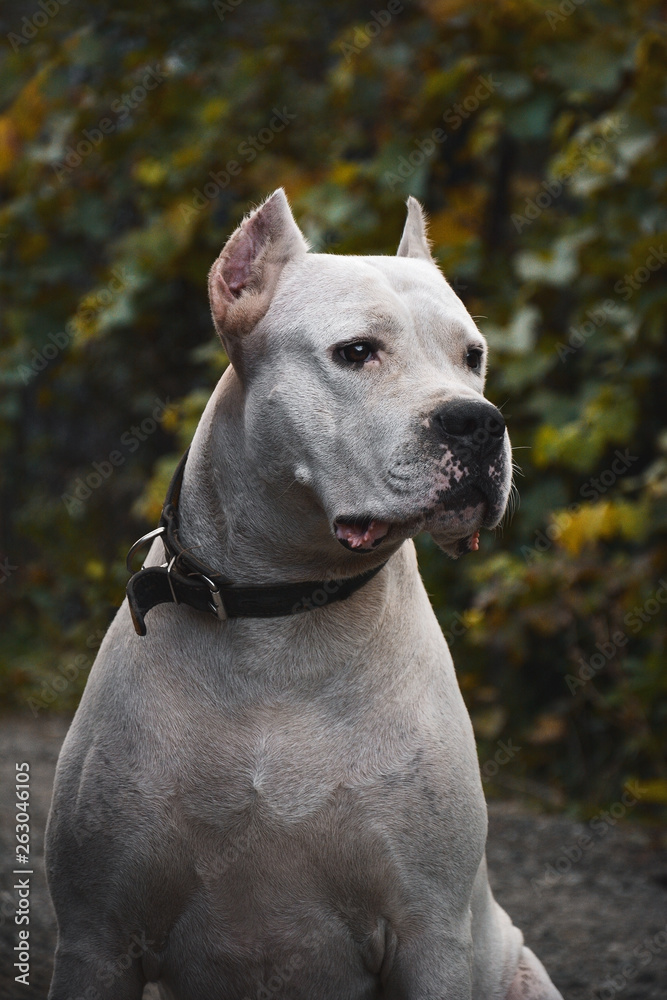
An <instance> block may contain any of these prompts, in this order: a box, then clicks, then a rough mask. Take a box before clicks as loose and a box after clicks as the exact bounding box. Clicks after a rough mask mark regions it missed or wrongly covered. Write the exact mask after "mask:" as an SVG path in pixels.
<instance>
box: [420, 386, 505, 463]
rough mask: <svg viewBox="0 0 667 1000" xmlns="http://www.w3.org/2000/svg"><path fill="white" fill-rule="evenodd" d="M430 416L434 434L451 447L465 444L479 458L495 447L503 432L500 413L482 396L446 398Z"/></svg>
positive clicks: (463, 446)
mask: <svg viewBox="0 0 667 1000" xmlns="http://www.w3.org/2000/svg"><path fill="white" fill-rule="evenodd" d="M432 419H433V427H434V429H435V430H436V432H437V434H438V436H439V437H441V438H442V439H443V440H445V441H447V442H448V443H449V444H451V445H452V446H453V450H454V451H459V450H460V449H461V448H466V449H469V450H470V453H471V454H472V455H477V456H479V457H480V458H481V457H482V456H484V455H488V454H489V453H490V452H492V451H493V450H494V449H495V448H497V446H498V445H499V444H500V442H501V441H502V439H503V437H504V435H505V421H504V420H503V415H502V413H501V412H500V410H497V409H496V407H495V406H493V405H492V404H491V403H487V401H486V400H485V399H453V400H450V402H449V403H445V405H444V406H441V407H440V409H439V410H437V411H436V413H435V414H434V415H433V418H432Z"/></svg>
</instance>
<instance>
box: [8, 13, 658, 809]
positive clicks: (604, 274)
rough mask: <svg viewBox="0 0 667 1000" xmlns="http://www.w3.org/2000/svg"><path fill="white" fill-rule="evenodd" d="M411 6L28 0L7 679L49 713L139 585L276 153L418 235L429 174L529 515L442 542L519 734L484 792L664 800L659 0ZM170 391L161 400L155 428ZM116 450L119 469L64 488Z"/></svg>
mask: <svg viewBox="0 0 667 1000" xmlns="http://www.w3.org/2000/svg"><path fill="white" fill-rule="evenodd" d="M381 2H382V0H381ZM396 7H400V8H401V9H400V10H396ZM44 11H46V13H44ZM373 11H375V14H373ZM385 11H386V7H384V6H380V5H378V6H377V7H375V8H368V7H367V6H366V5H365V4H363V3H359V2H351V0H342V2H337V3H336V4H332V5H325V4H321V3H319V2H314V0H302V2H299V3H296V2H292V0H256V2H255V0H233V2H232V0H230V2H226V0H216V3H215V4H213V3H209V2H204V0H175V2H169V3H167V2H162V3H160V2H159V0H158V2H155V3H152V4H150V5H148V4H145V3H142V2H133V3H129V2H127V0H117V2H114V3H113V4H111V3H108V2H106V3H105V2H103V3H92V4H88V5H86V6H85V7H84V8H82V7H81V6H80V5H76V6H75V5H74V4H71V5H69V4H68V5H65V6H61V5H59V3H58V2H57V0H47V2H46V3H45V5H44V7H39V6H38V5H37V4H36V3H35V4H32V3H18V4H13V5H7V6H6V7H5V8H4V13H3V15H2V19H3V20H2V26H1V34H2V54H1V55H0V86H1V93H2V113H1V114H0V194H1V196H2V207H1V208H0V260H1V264H2V275H1V278H0V294H1V296H2V321H1V322H2V334H1V335H2V341H1V344H2V346H1V372H2V373H1V379H2V394H1V397H0V420H1V423H0V449H1V450H2V464H1V468H0V477H1V478H0V490H1V502H2V522H1V537H0V559H3V560H4V562H3V563H2V570H1V573H0V576H1V578H2V584H1V585H0V607H1V609H2V615H3V628H2V664H1V666H0V687H1V689H2V694H3V697H4V699H5V701H6V704H8V705H9V706H12V705H14V706H19V707H22V708H23V709H24V710H26V711H28V710H29V709H30V708H32V710H33V711H35V712H38V713H39V712H42V711H48V710H53V709H59V710H63V709H68V710H69V709H72V708H73V707H74V705H75V704H76V701H77V699H78V697H79V695H80V692H81V690H82V686H83V683H84V682H85V677H86V674H87V670H88V668H89V666H90V664H91V662H92V659H93V656H94V652H95V649H96V647H97V645H99V640H100V636H101V635H102V634H103V631H104V629H105V627H106V625H107V624H108V621H109V619H110V616H111V614H112V613H113V609H114V608H115V607H116V606H117V605H118V604H119V603H120V601H121V599H122V596H123V588H124V584H125V581H126V573H125V570H124V566H123V559H124V554H125V551H126V549H127V547H128V545H129V543H130V542H131V541H132V540H133V539H134V538H135V537H136V536H137V535H138V534H139V533H140V532H141V531H142V530H146V529H148V528H149V527H151V526H153V524H154V523H155V520H156V518H157V516H158V513H159V507H160V499H161V497H162V494H163V490H164V487H165V484H166V481H167V479H168V476H169V473H170V471H171V469H172V468H173V466H174V464H175V461H176V459H177V457H178V456H179V454H180V452H181V450H182V448H183V447H184V446H185V445H186V444H187V442H188V440H189V438H190V436H191V434H192V431H193V428H194V426H195V424H196V421H197V418H198V415H199V413H200V412H201V409H202V407H203V405H204V402H205V400H206V398H207V397H208V395H209V393H210V391H211V390H212V388H213V386H214V384H215V382H216V380H217V378H218V377H219V375H220V373H221V371H222V369H223V366H224V363H225V359H224V357H223V355H222V353H221V351H220V349H219V348H218V346H217V345H216V343H215V342H214V336H213V331H212V325H211V322H210V318H209V314H208V304H207V298H206V275H207V271H208V268H209V266H210V264H211V262H212V260H213V259H214V257H215V256H216V255H217V253H218V252H219V249H220V246H221V245H222V243H223V241H224V240H225V238H226V237H227V235H229V233H230V232H231V231H232V229H233V228H234V227H235V226H236V224H237V223H238V222H239V220H240V219H241V217H242V215H243V213H244V212H245V211H246V210H247V208H248V207H249V205H250V204H252V203H256V202H257V201H259V200H260V199H261V198H262V197H264V196H265V195H266V194H268V193H269V192H270V191H271V190H273V189H274V188H275V187H277V186H278V185H280V184H282V185H284V186H285V188H286V190H287V192H288V195H289V197H290V199H291V201H292V205H293V208H294V211H295V214H296V217H297V219H298V220H299V222H300V224H301V225H302V228H303V229H304V231H305V232H306V234H307V235H308V237H309V238H310V240H311V242H312V243H313V244H314V246H315V248H316V249H320V250H322V249H323V250H328V251H330V252H334V253H359V252H364V253H366V252H373V253H393V252H395V247H396V243H397V240H398V237H399V235H400V231H401V228H402V224H403V217H404V205H403V202H404V200H405V197H406V195H407V194H409V193H412V194H414V195H416V196H417V197H418V198H420V199H421V200H422V201H423V202H424V204H425V205H426V208H427V209H428V211H429V213H430V215H431V220H432V221H431V235H432V238H433V241H434V251H435V253H436V254H437V256H438V258H439V260H440V261H441V263H442V267H443V270H444V271H445V273H446V275H447V276H448V278H449V279H450V281H451V282H452V283H453V284H454V287H455V288H456V289H457V291H458V292H459V294H460V295H461V297H462V298H463V300H464V301H465V303H466V305H467V306H468V308H469V309H470V311H471V313H473V314H474V315H475V316H480V317H482V318H481V319H480V320H479V323H480V327H481V328H482V330H483V331H484V332H485V334H486V335H487V337H488V339H489V342H490V345H491V348H492V362H491V378H490V384H489V390H488V394H489V397H490V398H491V399H492V400H493V401H494V402H495V403H497V404H499V405H502V406H503V407H504V412H505V414H506V416H507V421H508V425H509V428H510V432H511V436H512V441H513V444H514V445H515V447H516V448H517V451H516V458H517V460H518V462H519V464H520V465H521V468H522V476H521V477H519V480H518V484H519V489H520V493H521V507H520V509H519V511H518V513H517V514H516V516H515V517H514V519H513V521H512V522H511V524H509V525H508V526H506V528H505V530H504V532H503V533H502V534H501V535H499V536H498V537H495V538H494V537H492V536H491V535H488V534H487V536H486V537H485V538H484V539H483V545H482V550H481V553H480V554H479V555H478V556H477V557H474V558H473V557H467V558H466V559H463V560H461V561H460V562H458V563H450V562H448V561H446V559H445V557H444V556H443V555H442V554H441V553H440V552H439V551H437V550H436V549H435V548H434V547H433V545H432V543H431V542H430V540H429V539H428V538H424V539H421V540H420V558H421V563H422V567H423V571H424V575H425V578H426V581H427V586H428V589H429V591H430V593H431V594H432V596H433V600H434V603H435V606H436V609H437V611H438V614H439V617H440V619H441V622H442V624H443V628H444V629H445V631H446V632H447V633H448V635H449V637H450V639H451V642H452V649H453V654H454V658H455V661H456V663H457V668H458V671H459V676H460V679H461V685H462V688H463V690H464V694H465V697H466V699H467V701H468V704H469V707H470V710H471V713H472V716H473V720H474V724H475V728H476V731H477V734H478V738H479V741H480V756H481V760H482V761H483V762H485V763H487V764H489V763H490V762H493V760H494V756H495V754H496V752H497V750H498V743H497V741H498V740H504V741H506V740H507V739H508V738H510V739H511V740H513V742H514V745H518V746H520V747H521V752H519V753H517V754H516V755H515V756H514V757H513V759H512V761H511V762H510V763H508V764H506V765H505V764H504V765H502V766H497V767H495V768H494V766H493V764H492V763H491V766H490V767H487V768H486V769H485V774H486V776H487V777H488V779H489V780H488V782H487V785H488V791H489V794H494V792H498V793H502V792H503V791H506V790H510V791H512V792H516V793H522V794H526V795H529V796H531V797H534V798H536V799H537V800H539V801H541V802H543V803H546V804H547V805H555V806H558V807H563V806H564V805H566V804H569V803H572V802H578V803H580V804H581V807H582V808H583V809H588V810H590V809H593V808H595V807H596V806H599V805H601V804H602V805H604V804H608V803H610V802H612V801H614V800H615V799H616V798H618V796H619V794H620V791H621V789H622V786H623V784H624V782H626V781H628V780H630V779H633V778H634V779H639V780H640V782H641V785H642V788H643V794H642V804H643V806H644V807H646V808H649V809H650V810H655V809H656V808H658V807H659V805H660V803H664V802H665V801H667V771H666V768H665V759H664V746H663V743H662V740H663V736H664V731H665V724H666V721H667V713H666V710H665V687H666V681H665V678H666V676H667V672H666V671H665V659H664V648H665V628H666V626H665V604H664V600H667V588H665V589H664V590H662V591H661V590H660V588H661V584H660V580H661V579H662V580H667V547H666V545H665V526H666V520H667V429H666V426H665V425H666V420H665V417H666V407H665V395H666V393H667V384H666V382H665V373H666V371H667V358H666V352H665V343H666V341H665V306H666V304H667V282H666V281H665V276H666V274H667V266H666V265H667V260H665V256H664V255H665V250H666V249H667V206H666V202H665V187H666V184H667V160H666V157H665V151H666V141H665V123H666V121H667V101H666V97H667V94H666V76H665V65H667V37H666V32H665V23H664V19H663V17H662V15H663V8H662V5H661V4H659V3H653V2H650V0H636V2H633V3H632V4H626V3H621V2H611V0H609V2H607V0H585V2H583V3H579V4H575V3H574V2H572V3H570V2H569V0H563V2H561V3H556V2H555V0H499V2H494V3H482V2H474V0H421V2H419V3H408V2H405V3H404V4H403V5H401V4H400V3H395V4H394V11H395V12H394V13H393V14H391V16H389V15H386V14H385V13H384V12H385ZM387 21H388V23H384V22H387ZM149 68H152V70H153V75H152V76H151V77H146V73H147V71H148V69H149ZM145 80H150V82H151V83H152V84H153V83H155V86H153V87H152V89H147V88H145V87H143V83H142V81H145ZM136 88H139V89H136ZM142 90H143V96H141V91H142ZM123 109H125V110H123ZM274 109H277V110H278V111H280V112H282V114H283V117H285V118H287V119H288V124H287V125H286V126H285V127H284V128H283V129H282V130H280V131H278V130H276V129H274V130H271V129H270V122H271V119H272V118H273V116H274V114H275V111H274ZM290 116H293V117H292V118H290ZM103 120H105V121H106V122H107V123H109V122H110V123H111V124H110V125H109V124H106V125H104V129H106V131H105V132H104V133H103V132H102V128H101V127H100V126H101V123H102V121H103ZM436 129H439V130H441V131H440V132H439V133H436V132H434V130H436ZM86 130H87V131H86ZM262 130H265V131H262ZM266 130H269V131H268V132H267V131H266ZM98 132H99V135H100V136H101V138H100V139H98ZM443 136H444V138H443ZM91 137H92V140H91ZM84 140H85V141H84ZM77 150H78V151H77ZM230 161H236V162H237V163H238V164H239V169H238V171H236V172H233V168H232V172H231V173H230V175H229V176H227V174H228V173H229V170H228V165H229V163H230ZM211 174H217V175H218V180H217V181H214V180H213V179H212V178H211V176H210V175H211ZM206 184H210V185H212V187H211V186H210V187H209V188H208V189H207V194H203V192H204V186H205V185H206ZM157 401H160V402H162V403H163V404H167V403H168V404H169V408H168V409H167V411H166V412H165V413H164V414H163V415H162V416H161V419H160V421H159V426H158V427H157V429H156V430H155V431H154V432H152V433H148V434H146V433H144V432H142V431H141V423H142V421H146V420H148V419H149V418H150V414H151V412H152V411H153V409H154V408H155V407H156V405H157ZM145 426H150V424H145ZM133 427H135V428H139V431H138V432H137V433H135V431H133V430H132V428H133ZM142 434H143V440H142V439H141V435H142ZM131 442H134V444H133V445H132V444H131ZM617 450H618V451H619V452H620V453H621V454H623V455H625V459H624V462H622V463H619V462H618V461H616V458H617V456H616V452H617ZM112 452H116V453H118V454H120V456H121V461H120V463H119V464H118V465H117V467H116V468H115V469H114V471H113V474H111V475H109V476H108V477H106V478H104V479H102V477H100V479H101V482H100V484H99V486H98V487H97V488H95V489H93V490H92V492H91V495H90V496H89V497H88V498H86V499H85V500H84V501H83V502H81V503H78V504H77V503H71V502H70V501H68V500H67V497H68V496H69V497H72V496H73V495H74V491H75V490H76V488H77V484H78V483H79V481H80V479H84V480H85V478H86V477H89V476H90V475H91V474H92V473H93V472H94V465H93V463H98V464H101V463H104V462H106V461H108V460H109V456H110V454H111V453H112ZM615 461H616V464H615V465H614V462H615ZM619 469H621V471H620V472H618V471H614V470H619ZM600 477H602V478H600ZM63 497H65V499H63ZM572 505H576V507H572ZM656 595H657V596H656ZM661 595H662V596H663V602H662V603H661V601H660V596H661ZM633 609H636V610H634V611H633ZM614 637H615V638H614ZM623 640H625V641H623ZM599 647H602V649H603V650H607V653H604V652H600V648H599ZM596 654H598V660H596V661H594V663H600V660H601V665H600V666H599V667H597V668H595V667H591V666H590V664H591V657H593V656H595V655H596ZM611 654H613V655H611ZM582 671H583V674H582ZM591 674H594V676H592V677H591V676H590V675H591ZM583 675H586V676H583ZM586 677H588V678H589V679H586ZM580 682H581V683H580ZM494 770H495V771H496V772H497V773H492V772H494Z"/></svg>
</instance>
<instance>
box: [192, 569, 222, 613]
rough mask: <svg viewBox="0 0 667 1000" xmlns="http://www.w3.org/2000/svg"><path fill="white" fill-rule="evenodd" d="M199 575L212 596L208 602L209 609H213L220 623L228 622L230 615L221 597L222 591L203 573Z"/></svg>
mask: <svg viewBox="0 0 667 1000" xmlns="http://www.w3.org/2000/svg"><path fill="white" fill-rule="evenodd" d="M199 575H200V576H201V578H202V580H204V582H205V583H206V584H207V586H208V589H209V593H210V595H211V600H210V601H209V602H208V606H209V608H210V609H211V611H212V612H213V614H214V615H215V617H216V618H217V619H218V621H221V622H226V621H227V617H228V615H227V611H226V610H225V605H224V604H223V601H222V597H221V596H220V591H219V590H218V588H217V587H216V585H215V584H214V583H213V580H209V578H208V577H207V576H204V574H203V573H200V574H199Z"/></svg>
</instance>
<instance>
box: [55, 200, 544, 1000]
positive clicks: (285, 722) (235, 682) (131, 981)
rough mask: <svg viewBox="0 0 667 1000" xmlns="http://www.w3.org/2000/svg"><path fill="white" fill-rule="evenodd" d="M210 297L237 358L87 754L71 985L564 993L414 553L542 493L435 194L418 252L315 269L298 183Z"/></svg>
mask: <svg viewBox="0 0 667 1000" xmlns="http://www.w3.org/2000/svg"><path fill="white" fill-rule="evenodd" d="M210 298H211V308H212V312H213V319H214V322H215V326H216V329H217V330H218V333H219V334H220V336H221V337H222V340H223V343H224V345H225V348H226V350H227V352H228V354H229V357H230V359H231V362H232V363H231V366H230V367H229V368H228V370H227V371H226V372H225V375H224V377H223V378H222V379H221V381H220V383H219V385H218V387H217V388H216V390H215V392H214V393H213V396H212V398H211V400H210V402H209V404H208V406H207V407H206V410H205V412H204V415H203V417H202V419H201V422H200V424H199V427H198V428H197V432H196V434H195V437H194V440H193V443H192V447H191V449H190V451H189V454H188V456H187V461H185V464H184V465H183V464H182V465H181V467H180V469H179V472H178V474H177V476H176V478H175V480H174V482H173V484H172V487H171V488H170V492H169V494H168V497H167V502H166V504H165V508H164V511H163V517H162V519H161V524H160V528H159V529H157V532H155V533H153V534H155V535H156V536H159V537H156V538H155V539H154V542H153V547H152V549H151V553H150V556H149V558H148V560H147V563H146V566H147V568H146V569H144V570H143V571H142V572H140V573H138V574H137V575H136V576H135V577H133V579H132V581H131V582H130V585H129V588H128V595H129V603H128V602H126V603H125V604H124V605H123V607H122V608H121V609H120V611H119V613H118V615H117V616H116V619H115V621H114V623H113V625H112V626H111V628H110V629H109V632H108V634H107V636H106V639H105V641H104V643H103V645H102V648H101V650H100V653H99V656H98V658H97V660H96V663H95V665H94V667H93V670H92V672H91V675H90V679H89V681H88V686H87V688H86V691H85V694H84V696H83V699H82V701H81V705H80V707H79V710H78V712H77V715H76V718H75V719H74V722H73V724H72V728H71V730H70V732H69V735H68V737H67V740H66V742H65V745H64V747H63V751H62V754H61V757H60V762H59V765H58V772H57V777H56V786H55V792H54V799H53V807H52V812H51V817H50V821H49V829H48V853H47V861H48V874H49V883H50V889H51V893H52V896H53V901H54V904H55V908H56V912H57V917H58V925H59V940H58V949H57V953H56V964H55V972H54V977H53V983H52V986H51V992H50V994H49V996H50V998H51V1000H66V998H72V1000H77V998H79V997H85V998H96V1000H111V998H113V1000H136V998H140V997H141V995H142V991H143V987H144V984H145V983H146V982H157V983H159V984H160V990H161V994H162V995H163V996H165V997H172V998H178V1000H255V998H264V1000H266V998H267V997H276V998H277V997H280V998H285V1000H288V998H294V1000H296V998H299V1000H362V998H363V1000H370V998H383V1000H393V998H395V1000H557V998H559V997H560V994H559V993H558V991H557V990H556V988H555V987H554V986H553V984H552V983H551V981H550V979H549V977H548V976H547V974H546V972H545V971H544V968H543V967H542V965H541V964H540V962H539V961H538V959H537V958H536V957H535V956H534V955H533V953H532V952H531V951H530V950H529V949H527V948H526V947H525V946H524V945H523V939H522V936H521V932H520V931H519V930H518V929H517V928H516V927H514V926H513V925H512V922H511V920H510V919H509V917H508V916H507V914H506V913H505V912H504V911H503V910H502V909H501V908H500V907H499V906H498V904H497V903H496V902H495V900H494V899H493V897H492V895H491V891H490V889H489V885H488V881H487V875H486V869H485V860H484V851H485V842H486V830H487V816H486V806H485V802H484V796H483V794H482V786H481V781H480V773H479V766H478V762H477V755H476V751H475V741H474V737H473V732H472V727H471V724H470V720H469V718H468V713H467V711H466V709H465V706H464V703H463V700H462V698H461V694H460V691H459V687H458V684H457V682H456V676H455V673H454V668H453V665H452V659H451V656H450V654H449V650H448V648H447V645H446V643H445V641H444V639H443V637H442V634H441V631H440V628H439V627H438V624H437V621H436V619H435V616H434V614H433V611H432V610H431V606H430V604H429V601H428V598H427V596H426V593H425V591H424V587H423V585H422V582H421V579H420V577H419V572H418V569H417V561H416V558H415V550H414V546H413V544H412V542H411V541H410V539H411V538H412V537H413V536H414V535H416V534H417V533H418V532H420V531H428V532H430V533H431V535H432V536H433V537H434V538H435V540H436V541H437V543H438V544H439V545H440V546H441V547H442V548H443V549H444V550H445V551H446V552H448V553H450V554H451V555H454V556H456V555H459V554H461V553H463V552H465V551H468V550H471V549H475V548H476V547H477V539H478V533H479V531H480V529H482V528H485V527H489V528H491V527H494V526H495V525H497V524H498V522H499V521H500V519H501V517H502V515H503V512H504V510H505V506H506V503H507V498H508V493H509V489H510V480H511V452H510V443H509V438H508V436H507V432H506V430H505V424H504V421H503V418H502V416H501V414H500V413H499V412H498V410H497V409H496V408H495V407H494V406H492V405H491V404H490V403H488V402H487V401H486V400H485V399H484V396H483V388H484V375H485V366H486V346H485V343H484V339H483V338H482V337H481V336H480V334H479V332H478V330H477V328H476V327H475V324H474V323H473V321H472V319H471V317H470V316H469V314H468V312H467V311H466V309H465V307H464V306H463V304H462V303H461V301H460V300H459V299H458V298H457V296H456V295H455V294H454V292H453V291H452V289H451V288H450V287H449V285H448V284H447V282H446V281H445V280H444V278H443V277H442V275H441V274H440V272H439V270H438V268H437V266H436V265H435V263H434V262H433V260H432V259H431V257H430V254H429V250H428V245H427V240H426V235H425V228H424V220H423V217H422V213H421V210H420V208H419V205H418V204H417V202H415V201H414V200H413V199H410V201H409V203H408V217H407V222H406V225H405V231H404V233H403V237H402V239H401V242H400V246H399V249H398V254H397V256H396V257H345V256H332V255H326V254H325V255H323V254H311V253H309V252H308V247H307V245H306V242H305V240H304V238H303V236H302V234H301V232H300V230H299V229H298V227H297V225H296V223H295V222H294V219H293V217H292V215H291V212H290V210H289V206H288V204H287V200H286V198H285V195H284V193H283V191H282V190H279V191H276V192H275V193H274V194H273V195H271V197H270V198H269V199H268V200H267V201H266V202H265V203H264V204H263V205H262V206H261V207H260V208H259V209H257V210H256V211H255V212H253V213H252V214H251V215H249V216H248V217H247V218H246V219H245V220H244V222H243V223H242V225H241V226H240V227H239V228H238V229H237V230H236V232H235V233H234V234H233V235H232V237H231V239H230V240H229V242H228V243H227V244H226V246H225V247H224V249H223V251H222V253H221V255H220V257H219V258H218V260H217V261H216V263H215V264H214V266H213V269H212V271H211V275H210ZM133 625H134V627H133ZM137 632H138V633H139V634H137ZM146 633H147V634H146Z"/></svg>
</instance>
